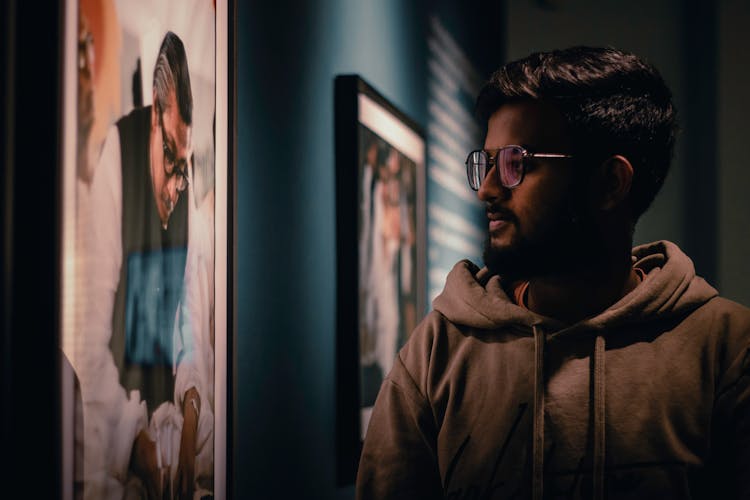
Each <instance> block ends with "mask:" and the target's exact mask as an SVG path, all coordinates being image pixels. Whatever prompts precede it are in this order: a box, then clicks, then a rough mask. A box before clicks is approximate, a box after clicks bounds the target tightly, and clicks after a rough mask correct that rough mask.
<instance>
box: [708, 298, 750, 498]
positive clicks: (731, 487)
mask: <svg viewBox="0 0 750 500" xmlns="http://www.w3.org/2000/svg"><path fill="white" fill-rule="evenodd" d="M739 309H740V310H739V311H733V314H731V315H727V316H729V317H728V318H725V321H726V325H727V327H726V329H727V330H728V335H727V337H726V341H725V347H726V352H727V354H728V353H732V355H731V357H727V359H728V361H729V360H731V362H730V363H729V364H728V367H727V369H726V371H724V372H723V374H722V376H721V378H720V383H719V386H718V392H717V398H716V404H715V405H714V422H713V428H714V432H715V434H714V436H713V438H712V442H713V443H714V445H712V448H713V452H712V454H713V455H714V459H715V460H716V461H717V462H718V463H717V468H718V470H717V472H718V475H719V476H721V478H720V479H719V480H718V481H717V483H723V486H724V487H725V488H726V489H727V490H728V491H726V495H725V496H724V498H750V310H748V309H745V308H744V307H741V306H740V307H739ZM730 491H731V493H730Z"/></svg>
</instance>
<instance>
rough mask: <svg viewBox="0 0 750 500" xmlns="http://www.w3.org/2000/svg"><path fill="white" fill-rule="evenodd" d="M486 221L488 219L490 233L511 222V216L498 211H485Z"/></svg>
mask: <svg viewBox="0 0 750 500" xmlns="http://www.w3.org/2000/svg"><path fill="white" fill-rule="evenodd" d="M487 219H489V221H490V223H489V229H490V232H492V231H496V230H498V229H501V228H503V227H505V226H507V225H508V224H510V223H512V222H513V219H514V217H513V215H512V214H510V213H509V212H505V211H500V210H487Z"/></svg>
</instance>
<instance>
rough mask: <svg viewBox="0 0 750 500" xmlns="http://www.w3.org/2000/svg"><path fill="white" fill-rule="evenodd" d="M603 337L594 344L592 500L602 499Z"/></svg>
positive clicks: (604, 383)
mask: <svg viewBox="0 0 750 500" xmlns="http://www.w3.org/2000/svg"><path fill="white" fill-rule="evenodd" d="M604 359H605V358H604V337H603V336H601V335H597V336H596V342H595V343H594V498H597V499H602V498H604V456H605V454H604V445H605V441H606V437H605V425H604V424H605V421H604V418H605V412H604V410H605V394H606V392H605V389H606V375H605V370H604Z"/></svg>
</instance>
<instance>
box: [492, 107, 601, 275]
mask: <svg viewBox="0 0 750 500" xmlns="http://www.w3.org/2000/svg"><path fill="white" fill-rule="evenodd" d="M508 145H519V146H523V147H524V148H526V149H527V150H529V151H530V152H532V153H533V152H537V153H568V154H569V153H570V152H571V147H570V142H569V139H568V137H567V134H566V132H565V122H564V119H563V117H562V115H561V114H560V113H559V112H558V111H557V110H556V109H554V108H552V107H551V106H549V105H543V104H540V103H538V102H532V101H526V102H515V103H508V104H504V105H503V106H501V107H500V109H498V110H497V111H496V112H495V113H494V114H493V115H492V116H491V117H490V120H489V122H488V129H487V137H486V139H485V143H484V149H485V150H487V151H489V152H490V153H491V154H492V155H493V156H494V154H495V150H496V149H497V148H500V147H503V146H508ZM524 165H525V167H526V173H525V175H524V177H523V181H522V182H521V184H520V185H518V186H516V187H514V188H506V187H504V186H502V185H501V184H500V183H499V179H498V176H497V174H496V167H493V168H492V169H491V170H490V172H488V175H487V177H486V178H485V179H484V182H483V183H482V185H481V187H480V189H479V191H478V196H479V199H480V200H482V201H483V202H484V203H485V206H486V210H487V217H488V229H489V235H488V240H487V242H486V245H485V252H484V261H485V264H486V265H487V267H488V268H489V269H490V270H491V271H493V272H494V273H497V274H500V275H502V276H506V277H510V278H513V279H516V278H519V279H521V278H525V279H528V278H531V277H537V276H545V275H550V274H556V273H559V272H564V271H566V270H571V269H573V268H575V267H576V261H578V260H579V259H580V257H581V256H577V254H578V252H580V251H585V247H583V245H584V244H585V243H586V242H589V241H591V239H592V238H594V237H595V233H596V232H595V231H594V230H593V226H592V225H591V224H590V220H591V219H590V217H589V216H588V213H589V211H588V210H586V209H585V208H584V207H585V200H584V199H583V198H584V197H583V196H581V193H584V192H585V190H584V186H583V185H582V179H583V178H582V176H581V174H580V172H577V171H576V167H575V163H574V160H570V159H550V158H534V159H531V158H529V159H525V160H524ZM584 260H585V259H584Z"/></svg>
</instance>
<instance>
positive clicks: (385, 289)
mask: <svg viewBox="0 0 750 500" xmlns="http://www.w3.org/2000/svg"><path fill="white" fill-rule="evenodd" d="M334 87H335V114H334V119H335V157H336V252H337V280H336V285H337V314H336V320H337V333H336V339H337V340H336V383H337V388H336V441H337V442H336V449H337V475H336V476H337V484H338V485H339V486H344V485H348V484H351V483H352V482H354V480H355V477H356V472H357V467H358V463H359V455H360V452H361V448H362V441H363V437H364V431H365V428H366V422H367V421H369V412H371V411H372V404H374V399H375V395H376V394H377V390H378V388H379V386H380V383H379V381H382V379H383V378H384V377H385V375H386V374H387V371H389V369H390V368H389V367H390V365H389V363H390V362H392V361H389V358H390V360H392V359H393V358H395V356H396V354H397V352H398V349H399V348H400V347H401V345H403V343H404V342H405V340H406V339H407V338H408V335H409V334H410V333H411V330H412V329H413V327H414V326H415V325H416V319H417V318H418V317H420V316H421V315H422V313H423V311H424V310H425V305H426V250H425V246H426V236H425V235H426V201H425V200H426V154H425V152H426V141H425V135H424V133H423V131H422V128H421V127H420V126H419V125H418V124H417V123H416V122H415V121H414V120H412V119H411V118H410V117H408V116H407V115H406V114H405V113H403V112H402V111H400V110H399V109H398V108H396V107H395V106H394V105H393V104H392V103H391V102H389V101H388V100H387V99H386V98H385V97H383V95H381V94H380V93H379V92H378V91H376V90H375V89H374V88H373V87H372V86H370V85H369V84H368V83H367V82H365V81H364V80H363V79H362V78H361V77H359V76H358V75H340V76H337V77H336V79H335V83H334ZM368 155H369V156H368ZM368 158H369V159H372V160H373V161H369V160H368ZM370 163H373V165H370ZM394 172H396V173H394ZM381 200H382V201H381ZM388 200H390V201H388ZM397 212H398V213H397ZM384 221H385V222H384ZM373 228H375V229H373ZM394 228H395V229H394ZM376 240H377V241H381V240H383V241H387V242H389V244H388V245H387V248H388V250H383V247H378V245H379V243H373V242H374V241H376ZM384 246H385V244H384ZM396 247H399V249H398V250H396V249H395V248H396ZM384 255H385V256H384ZM394 259H395V260H394ZM407 262H408V264H407ZM405 270H406V271H405ZM387 276H390V277H387ZM394 292H395V293H394ZM378 301H379V304H380V306H379V309H378V310H376V309H377V308H376V307H371V304H373V303H374V302H378ZM396 306H397V309H396ZM384 318H388V320H385V319H384ZM394 325H397V326H394ZM394 328H395V330H394ZM383 339H387V340H383ZM383 345H385V346H386V347H385V348H383V347H382V346H383ZM389 346H392V347H394V349H391V348H390V347H389ZM391 354H392V355H391Z"/></svg>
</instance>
